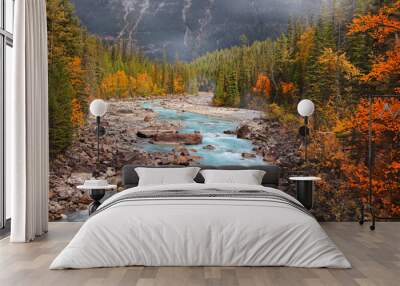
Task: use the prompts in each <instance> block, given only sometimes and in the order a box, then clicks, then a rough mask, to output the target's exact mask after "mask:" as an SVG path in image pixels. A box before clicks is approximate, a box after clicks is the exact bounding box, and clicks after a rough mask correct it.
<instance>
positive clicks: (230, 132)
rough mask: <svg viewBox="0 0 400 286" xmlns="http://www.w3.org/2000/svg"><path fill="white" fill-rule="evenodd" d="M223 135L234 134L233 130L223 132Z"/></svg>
mask: <svg viewBox="0 0 400 286" xmlns="http://www.w3.org/2000/svg"><path fill="white" fill-rule="evenodd" d="M224 134H236V131H234V130H224Z"/></svg>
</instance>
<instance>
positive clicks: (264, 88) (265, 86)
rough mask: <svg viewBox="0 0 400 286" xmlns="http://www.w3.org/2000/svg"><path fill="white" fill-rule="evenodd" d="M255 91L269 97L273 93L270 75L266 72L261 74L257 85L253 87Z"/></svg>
mask: <svg viewBox="0 0 400 286" xmlns="http://www.w3.org/2000/svg"><path fill="white" fill-rule="evenodd" d="M253 91H254V92H256V93H261V94H264V95H265V96H266V97H269V96H270V95H271V81H270V80H269V78H268V76H266V75H265V74H259V75H258V77H257V81H256V85H255V86H254V87H253Z"/></svg>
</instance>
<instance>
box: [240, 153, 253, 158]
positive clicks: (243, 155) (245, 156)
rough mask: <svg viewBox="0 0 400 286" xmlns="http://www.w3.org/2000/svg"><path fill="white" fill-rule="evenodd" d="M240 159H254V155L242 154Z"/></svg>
mask: <svg viewBox="0 0 400 286" xmlns="http://www.w3.org/2000/svg"><path fill="white" fill-rule="evenodd" d="M242 157H243V158H245V159H251V158H255V157H256V154H253V153H242Z"/></svg>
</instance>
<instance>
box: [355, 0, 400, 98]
mask: <svg viewBox="0 0 400 286" xmlns="http://www.w3.org/2000/svg"><path fill="white" fill-rule="evenodd" d="M357 33H365V34H367V35H368V36H370V37H371V38H372V39H373V40H374V41H375V49H374V51H375V61H374V63H373V65H372V68H371V70H370V71H369V72H368V73H367V74H365V75H363V76H362V78H361V79H362V80H363V81H365V82H369V83H376V85H378V86H377V87H376V88H377V90H379V91H382V92H389V93H392V92H395V93H400V38H399V36H400V35H399V33H400V0H395V1H393V3H392V4H385V5H384V6H383V7H382V8H380V9H379V10H378V12H377V13H376V14H372V13H369V14H367V15H362V16H359V17H356V18H354V19H353V21H352V23H351V25H350V29H349V31H348V35H353V34H357Z"/></svg>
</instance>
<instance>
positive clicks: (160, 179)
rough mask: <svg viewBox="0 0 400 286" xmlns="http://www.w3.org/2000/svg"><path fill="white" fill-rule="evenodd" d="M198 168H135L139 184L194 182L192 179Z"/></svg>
mask: <svg viewBox="0 0 400 286" xmlns="http://www.w3.org/2000/svg"><path fill="white" fill-rule="evenodd" d="M199 170H200V168H198V167H187V168H142V167H138V168H135V171H136V173H137V174H138V176H139V184H138V185H139V186H150V185H171V184H188V183H195V181H194V180H193V179H194V178H195V177H196V175H197V173H198V172H199Z"/></svg>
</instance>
